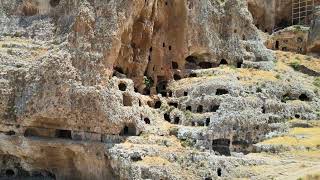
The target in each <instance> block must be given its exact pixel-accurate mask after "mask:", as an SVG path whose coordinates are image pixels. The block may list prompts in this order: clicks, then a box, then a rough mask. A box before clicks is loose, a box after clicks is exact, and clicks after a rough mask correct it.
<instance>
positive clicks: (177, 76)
mask: <svg viewBox="0 0 320 180" xmlns="http://www.w3.org/2000/svg"><path fill="white" fill-rule="evenodd" d="M173 79H174V80H175V81H179V80H180V79H181V76H180V75H179V74H174V75H173Z"/></svg>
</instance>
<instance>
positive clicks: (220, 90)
mask: <svg viewBox="0 0 320 180" xmlns="http://www.w3.org/2000/svg"><path fill="white" fill-rule="evenodd" d="M228 93H229V91H228V90H226V89H217V92H216V95H217V96H221V95H224V94H228Z"/></svg>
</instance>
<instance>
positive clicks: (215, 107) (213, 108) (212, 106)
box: [210, 105, 220, 112]
mask: <svg viewBox="0 0 320 180" xmlns="http://www.w3.org/2000/svg"><path fill="white" fill-rule="evenodd" d="M219 107H220V105H211V106H210V112H217V110H218V109H219Z"/></svg>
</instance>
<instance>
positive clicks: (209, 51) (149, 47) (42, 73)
mask: <svg viewBox="0 0 320 180" xmlns="http://www.w3.org/2000/svg"><path fill="white" fill-rule="evenodd" d="M10 3H11V4H10ZM3 4H4V6H3V7H4V8H3V10H4V13H5V14H4V16H3V17H2V18H1V20H2V22H3V26H2V27H1V28H2V31H1V33H2V34H8V33H9V34H10V33H11V34H13V35H20V36H22V37H29V38H30V37H31V38H33V39H39V40H45V42H47V43H48V42H50V41H49V40H53V41H55V42H53V43H59V45H56V47H49V49H47V51H49V52H50V53H49V56H41V57H39V58H38V59H39V60H38V59H36V60H35V61H32V62H27V63H26V62H25V61H24V59H23V58H21V60H20V61H21V63H23V64H25V65H21V66H22V67H20V68H15V69H14V70H13V71H14V72H15V73H16V74H15V75H13V74H12V73H13V72H11V71H9V72H6V73H7V77H8V79H7V80H8V81H9V82H8V84H9V87H10V88H9V92H8V94H10V95H8V96H3V98H5V99H6V100H5V101H4V103H3V104H7V108H3V109H2V113H1V114H2V116H3V117H8V118H5V121H10V123H19V124H23V125H26V126H30V125H45V127H52V126H54V127H56V128H71V127H72V129H79V128H80V129H86V130H88V131H91V132H98V133H115V134H117V133H119V132H120V130H121V128H119V129H118V128H115V127H116V126H114V125H116V124H118V125H119V124H122V123H121V122H122V121H125V122H128V123H134V124H139V123H138V122H139V121H138V119H140V113H139V111H140V110H138V97H137V96H136V95H135V94H132V93H131V92H130V93H129V92H128V96H130V100H131V101H132V105H133V106H137V108H134V109H128V108H126V107H124V108H122V107H120V106H121V104H122V101H121V100H120V99H123V97H122V95H121V93H120V94H119V93H117V92H115V91H114V90H113V88H115V87H117V85H116V84H117V83H120V82H114V81H110V79H111V77H112V75H113V74H114V72H115V71H120V72H121V73H123V74H125V75H126V76H127V77H128V78H131V79H133V81H134V85H130V83H128V84H127V86H128V89H130V88H132V89H133V87H135V88H136V89H138V91H139V92H141V93H147V92H148V91H149V89H148V87H147V85H146V83H145V77H148V78H149V79H150V81H151V82H153V83H152V84H153V85H149V86H150V87H149V88H150V90H151V92H152V93H156V92H158V93H160V92H161V91H162V89H164V88H163V86H166V83H167V82H168V81H170V80H172V79H173V78H174V76H178V77H183V76H184V75H185V73H186V72H187V71H186V63H187V61H186V58H187V57H188V56H190V57H192V58H193V59H195V61H197V62H195V63H196V64H197V65H199V64H200V65H201V63H202V64H203V63H207V64H209V67H214V66H216V65H218V64H219V63H220V61H221V60H222V59H224V60H225V61H226V62H227V63H229V64H234V65H237V64H242V63H243V64H244V66H261V67H262V68H268V67H270V65H267V64H266V63H269V64H272V62H271V61H270V60H272V55H270V54H269V53H268V50H266V49H265V48H264V47H263V45H262V44H261V42H260V41H259V37H258V34H257V32H256V28H255V27H254V25H253V24H252V23H251V21H252V20H251V19H250V18H249V17H250V16H249V13H248V11H247V10H246V4H245V3H243V2H240V1H227V2H226V4H219V3H218V2H211V1H203V2H202V1H201V2H191V1H190V2H187V1H182V0H181V1H172V2H166V1H125V0H124V1H109V2H108V3H105V2H99V1H98V2H91V1H84V2H80V1H79V2H77V1H50V2H47V3H44V2H41V3H39V2H37V1H23V3H20V4H19V3H16V4H15V3H13V2H12V1H10V2H9V1H8V2H6V1H5V2H4V3H3ZM30 9H34V10H30ZM29 11H30V12H29ZM31 11H32V12H31ZM33 11H34V12H33ZM37 18H40V21H38V19H37ZM30 22H32V23H30ZM39 22H41V23H39ZM23 23H24V24H23ZM38 23H39V24H38ZM43 46H44V45H43ZM250 46H252V47H253V46H255V47H254V48H249V47H250ZM246 49H251V50H250V51H249V52H247V51H246ZM17 56H18V55H17ZM2 61H5V62H7V63H9V64H12V61H10V60H7V59H2ZM263 62H266V63H263ZM254 64H256V65H254ZM173 66H174V67H173ZM20 69H22V70H20ZM6 70H7V69H5V70H4V72H5V71H6ZM119 100H120V101H119ZM117 106H118V107H117ZM124 109H128V110H124ZM121 112H126V113H121ZM87 121H91V122H94V123H92V124H86V122H87ZM98 122H102V124H100V125H99V126H98V127H96V124H97V123H98ZM103 124H104V125H103ZM138 127H139V125H138Z"/></svg>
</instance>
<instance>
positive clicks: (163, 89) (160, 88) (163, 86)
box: [156, 78, 168, 97]
mask: <svg viewBox="0 0 320 180" xmlns="http://www.w3.org/2000/svg"><path fill="white" fill-rule="evenodd" d="M158 79H159V78H158ZM160 79H161V78H160ZM167 84H168V81H165V80H162V81H159V83H158V85H157V88H156V89H157V93H158V94H161V95H162V96H164V97H166V96H167Z"/></svg>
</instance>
